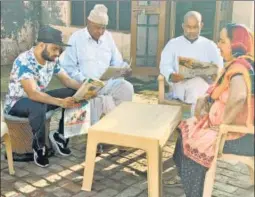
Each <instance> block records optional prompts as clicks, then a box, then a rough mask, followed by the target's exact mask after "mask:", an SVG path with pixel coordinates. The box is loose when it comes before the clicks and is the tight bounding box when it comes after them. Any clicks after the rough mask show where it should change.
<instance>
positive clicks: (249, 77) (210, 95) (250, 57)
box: [174, 24, 254, 197]
mask: <svg viewBox="0 0 255 197" xmlns="http://www.w3.org/2000/svg"><path fill="white" fill-rule="evenodd" d="M218 47H219V49H220V51H221V55H222V56H223V58H224V60H225V67H224V70H223V71H222V73H221V75H220V76H219V78H218V79H217V80H216V82H215V83H214V85H213V86H212V87H210V88H209V90H208V91H207V94H206V95H205V96H204V97H201V98H199V99H198V100H197V104H196V108H195V117H192V118H190V119H187V120H184V121H182V122H181V124H180V125H179V130H180V135H179V138H178V140H177V143H176V148H175V153H174V161H175V163H176V166H177V169H178V172H179V175H180V177H181V182H182V184H183V187H184V191H185V194H186V197H202V195H203V187H204V180H205V174H206V172H207V170H208V168H210V166H211V163H212V161H213V159H214V152H215V144H216V138H217V133H218V131H219V126H220V124H234V125H247V126H251V125H254V114H253V107H254V54H251V53H253V52H254V50H253V37H252V34H251V33H250V32H249V31H248V30H247V28H246V27H244V26H242V25H236V24H228V25H227V26H226V27H225V28H223V29H222V31H221V32H220V40H219V43H218ZM194 88H195V87H194ZM223 151H224V153H233V154H237V155H246V156H253V155H254V137H253V135H251V134H249V135H248V134H247V135H245V134H229V135H228V137H227V141H226V143H225V146H224V150H223Z"/></svg>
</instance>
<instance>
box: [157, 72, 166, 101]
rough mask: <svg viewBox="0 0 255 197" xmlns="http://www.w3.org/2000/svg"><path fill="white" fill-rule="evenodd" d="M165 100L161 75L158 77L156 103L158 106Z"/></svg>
mask: <svg viewBox="0 0 255 197" xmlns="http://www.w3.org/2000/svg"><path fill="white" fill-rule="evenodd" d="M164 100H165V77H164V76H163V75H161V74H160V75H159V76H158V101H159V104H161V103H163V102H164Z"/></svg>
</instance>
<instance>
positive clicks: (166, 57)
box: [160, 36, 223, 104]
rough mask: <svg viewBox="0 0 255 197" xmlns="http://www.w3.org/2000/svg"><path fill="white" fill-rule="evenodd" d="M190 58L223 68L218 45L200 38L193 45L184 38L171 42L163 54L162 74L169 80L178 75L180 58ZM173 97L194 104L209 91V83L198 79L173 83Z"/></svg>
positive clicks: (171, 84)
mask: <svg viewBox="0 0 255 197" xmlns="http://www.w3.org/2000/svg"><path fill="white" fill-rule="evenodd" d="M179 56H182V57H189V58H193V59H197V60H200V61H203V62H210V63H215V64H217V65H218V67H219V69H221V68H223V58H222V57H221V55H220V51H219V49H218V48H217V46H216V44H215V43H214V42H213V41H211V40H209V39H207V38H205V37H202V36H200V37H199V38H198V39H197V40H196V41H195V42H193V43H191V42H190V41H189V40H187V39H186V38H185V37H184V36H180V37H177V38H174V39H172V40H170V41H169V42H168V43H167V45H166V46H165V48H164V49H163V51H162V54H161V62H160V73H161V74H163V75H164V77H165V78H166V79H167V80H168V79H169V75H170V74H172V73H178V68H179V65H178V57H179ZM169 84H170V86H171V87H172V92H171V97H172V98H173V99H180V100H181V101H183V102H186V103H191V104H194V103H195V102H196V100H197V98H198V97H199V96H201V95H203V94H204V93H205V92H206V90H207V89H208V86H209V85H208V83H207V82H206V81H205V80H204V79H202V78H200V77H196V78H193V79H189V80H184V81H181V82H179V83H171V82H169Z"/></svg>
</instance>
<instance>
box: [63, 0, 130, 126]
mask: <svg viewBox="0 0 255 197" xmlns="http://www.w3.org/2000/svg"><path fill="white" fill-rule="evenodd" d="M107 24H108V15H107V8H106V7H105V6H104V5H102V4H97V5H95V7H94V9H93V10H91V12H90V15H89V16H88V20H87V27H86V28H84V29H81V30H78V31H76V32H74V33H73V34H72V35H71V37H70V39H69V42H68V44H70V45H71V47H69V48H67V49H66V50H65V51H64V52H63V54H62V55H61V57H60V63H61V65H62V66H63V68H64V69H65V70H66V71H67V73H68V74H69V75H70V76H71V77H72V78H73V79H75V80H77V81H79V82H82V81H84V80H85V79H87V78H95V79H100V77H101V76H102V75H103V73H104V72H105V71H106V70H107V68H108V67H109V66H118V67H120V66H127V63H125V62H124V61H123V59H122V56H121V54H120V52H119V50H118V49H117V47H116V44H115V42H114V40H113V38H112V35H111V33H110V32H108V31H106V26H107ZM129 71H130V70H129ZM128 74H130V73H123V75H124V76H127V75H128ZM133 94H134V89H133V85H132V84H131V83H129V82H127V81H126V80H124V78H118V79H114V80H109V81H108V82H107V85H106V86H105V87H104V88H103V89H102V90H100V92H99V93H98V95H97V97H96V98H95V99H92V100H91V111H92V113H91V115H92V117H91V120H92V124H93V123H95V122H97V121H98V120H99V118H100V116H101V115H102V114H107V113H108V112H109V111H111V110H112V109H113V108H114V107H115V106H117V105H119V104H120V103H121V102H122V101H131V100H132V96H133Z"/></svg>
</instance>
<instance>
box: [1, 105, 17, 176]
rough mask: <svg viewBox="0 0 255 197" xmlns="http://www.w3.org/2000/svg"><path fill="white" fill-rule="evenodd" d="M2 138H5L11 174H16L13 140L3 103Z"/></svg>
mask: <svg viewBox="0 0 255 197" xmlns="http://www.w3.org/2000/svg"><path fill="white" fill-rule="evenodd" d="M1 138H3V140H4V143H5V149H6V154H7V161H8V167H9V173H10V174H14V173H15V172H14V167H13V157H12V146H11V138H10V135H9V132H8V127H7V124H6V123H5V122H4V118H3V111H2V103H1Z"/></svg>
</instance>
